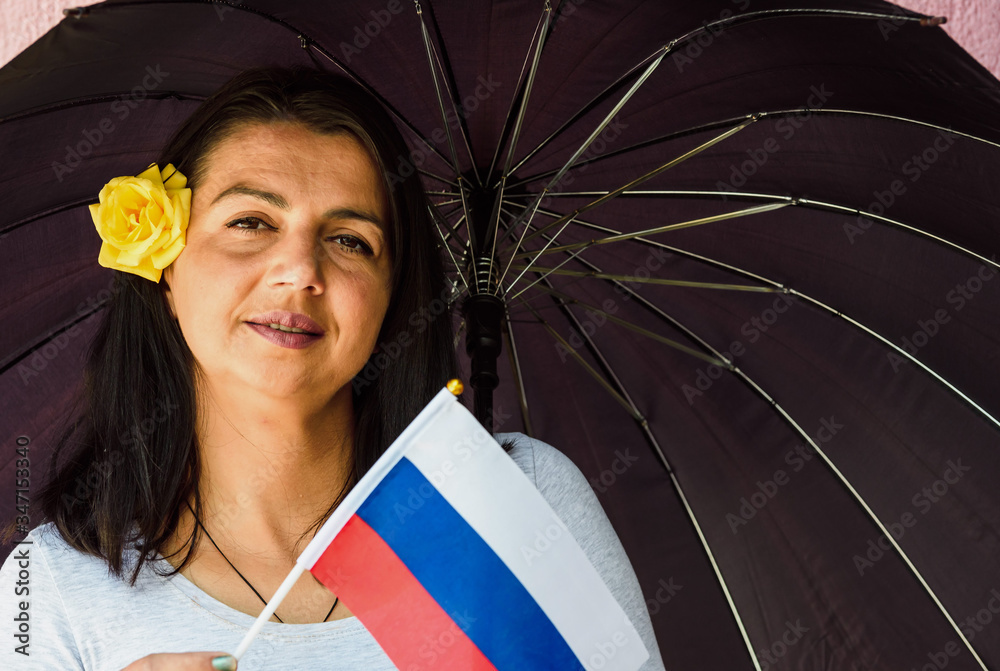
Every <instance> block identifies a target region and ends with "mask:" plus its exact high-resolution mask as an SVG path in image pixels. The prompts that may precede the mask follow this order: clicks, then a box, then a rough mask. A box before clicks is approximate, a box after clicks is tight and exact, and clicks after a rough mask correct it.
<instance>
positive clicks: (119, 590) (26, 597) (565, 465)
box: [0, 433, 663, 671]
mask: <svg viewBox="0 0 1000 671" xmlns="http://www.w3.org/2000/svg"><path fill="white" fill-rule="evenodd" d="M495 437H496V439H497V441H498V442H500V441H502V440H503V439H504V438H507V437H509V438H514V439H516V443H515V447H514V448H513V449H512V450H511V451H510V455H511V457H512V458H513V459H514V461H515V462H516V463H517V465H518V466H519V467H520V468H521V470H523V471H524V473H525V474H526V475H527V476H528V478H529V479H530V480H531V481H532V482H534V483H535V486H536V487H538V489H539V491H540V492H541V494H542V496H543V497H544V498H545V500H546V501H548V503H549V505H551V506H552V508H553V509H554V510H555V512H556V514H558V515H559V516H560V517H561V518H562V519H563V521H564V522H565V523H566V525H567V527H568V529H569V530H570V532H571V533H572V534H573V536H574V537H575V538H576V540H577V542H578V543H579V544H580V546H581V547H582V548H583V551H584V552H585V553H586V555H587V557H588V558H589V559H590V560H591V562H593V564H594V565H595V567H596V568H597V571H598V573H599V574H600V575H601V577H602V578H603V579H604V581H605V582H606V583H607V585H608V587H609V589H610V590H611V593H612V594H613V595H614V596H615V598H616V599H617V600H618V602H619V603H620V604H621V606H622V608H623V609H624V610H625V613H626V614H627V615H628V617H629V619H631V621H632V623H633V624H634V625H635V628H636V629H637V630H638V632H639V635H640V636H641V637H642V640H643V642H644V643H645V645H646V649H647V650H649V653H650V659H649V660H647V662H646V663H645V664H643V666H642V669H641V671H658V670H660V669H663V662H662V660H661V658H660V652H659V648H658V647H657V644H656V639H655V637H654V635H653V628H652V624H651V623H650V619H649V614H648V612H647V610H646V604H645V602H644V601H643V597H642V593H641V591H640V589H639V583H638V581H637V580H636V577H635V573H634V571H633V570H632V567H631V564H630V563H629V561H628V557H627V556H626V555H625V551H624V549H623V548H622V546H621V542H620V541H619V540H618V536H617V535H616V534H615V532H614V530H613V529H612V527H611V524H610V522H609V521H608V518H607V516H606V515H605V514H604V510H603V509H602V508H601V505H600V503H599V502H598V500H597V497H596V496H595V495H594V492H593V491H592V490H591V488H590V485H589V484H588V483H587V481H586V479H585V478H584V476H583V474H582V473H581V472H580V471H579V469H577V468H576V466H575V465H574V464H573V462H571V461H570V460H569V458H568V457H566V456H565V455H564V454H562V453H561V452H559V451H558V450H556V449H555V448H553V447H552V446H550V445H547V444H546V443H543V442H541V441H539V440H534V439H532V438H529V437H527V436H525V435H523V434H519V433H510V434H497V435H496V436H495ZM26 540H28V541H31V544H22V545H19V546H17V547H16V548H15V549H14V551H13V552H12V553H11V555H10V556H9V557H8V558H7V560H6V561H5V562H4V565H3V568H2V569H0V595H2V596H0V623H2V624H0V634H2V636H0V641H3V643H2V647H0V669H4V671H6V670H7V669H14V670H20V669H46V670H49V669H59V670H60V671H70V670H83V669H86V670H87V671H120V670H121V669H123V668H124V667H126V666H128V665H129V664H131V663H132V662H134V661H135V660H137V659H140V658H142V657H145V656H146V655H148V654H151V653H154V652H194V651H207V650H230V651H232V650H234V649H235V648H236V646H237V645H238V644H239V642H240V641H241V640H242V639H243V636H244V634H245V633H246V632H247V630H248V629H249V628H250V626H251V625H252V624H253V622H254V618H253V617H252V616H250V615H247V614H245V613H241V612H239V611H237V610H234V609H233V608H230V607H229V606H227V605H225V604H223V603H222V602H220V601H217V600H216V599H214V598H212V597H211V596H209V595H208V594H206V593H205V592H203V591H202V590H201V589H199V588H198V587H197V586H195V585H194V584H193V583H192V582H190V581H189V580H187V578H185V577H184V576H183V575H181V574H177V575H175V576H172V577H171V578H164V577H162V576H159V575H157V574H156V573H155V572H154V571H153V570H151V569H150V568H149V567H148V566H147V567H143V569H142V573H141V574H140V576H139V579H138V581H137V582H136V585H135V587H130V586H129V585H128V583H127V582H126V581H124V580H120V579H118V578H115V577H114V576H112V575H109V570H108V567H107V564H105V563H104V562H103V561H102V560H100V559H98V558H96V557H93V556H91V555H87V554H82V553H80V552H78V551H77V550H74V549H73V548H71V547H70V546H69V545H67V544H66V542H65V541H64V540H63V539H62V537H61V536H60V535H59V533H58V531H57V530H56V529H55V526H54V525H52V524H51V523H50V524H45V525H43V526H40V527H38V528H36V529H34V530H33V531H32V532H31V533H30V534H29V535H28V538H27V539H26ZM25 553H27V559H24V558H22V556H23V555H24V554H25ZM160 562H161V570H170V569H172V567H171V566H170V565H169V564H167V563H166V561H165V560H162V559H161V560H160ZM25 565H26V567H25ZM25 590H27V591H25ZM24 602H27V609H26V610H24V611H23V612H26V613H27V614H28V621H27V623H26V624H27V636H28V637H29V638H28V639H27V640H28V642H29V645H28V647H27V648H24V649H25V650H26V651H27V652H28V653H29V655H28V656H24V655H22V654H20V653H19V652H17V648H18V647H19V646H21V645H22V643H23V641H24V639H21V641H18V640H17V639H16V637H12V636H11V634H12V633H13V634H16V633H18V627H21V626H22V625H23V624H24V622H23V621H22V622H18V621H16V620H15V618H17V617H19V616H20V617H22V618H23V615H20V614H21V613H22V606H24V605H25V603H24ZM262 607H263V604H262ZM23 628H24V627H22V629H23ZM428 659H430V657H428ZM239 668H240V671H256V670H261V671H263V670H267V671H285V670H287V671H311V670H313V669H316V670H319V669H322V670H323V671H340V670H343V671H392V670H393V669H394V668H395V667H394V666H393V664H392V662H391V661H390V660H389V658H388V657H387V656H386V654H385V653H384V652H383V651H382V649H381V648H380V647H379V645H378V643H376V642H375V639H374V638H372V636H371V635H370V634H369V633H368V631H367V630H366V629H365V627H364V626H363V625H362V624H361V621H360V620H358V619H357V618H356V617H348V618H344V619H341V620H336V621H333V622H320V623H314V624H282V623H280V622H267V623H265V624H264V628H263V630H262V631H261V633H260V634H259V635H258V636H257V638H255V639H254V641H253V643H252V644H251V646H250V649H249V650H248V651H247V653H246V655H244V657H243V659H241V660H240V663H239ZM428 668H432V666H429V667H428Z"/></svg>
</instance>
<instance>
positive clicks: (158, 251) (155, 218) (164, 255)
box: [90, 163, 191, 282]
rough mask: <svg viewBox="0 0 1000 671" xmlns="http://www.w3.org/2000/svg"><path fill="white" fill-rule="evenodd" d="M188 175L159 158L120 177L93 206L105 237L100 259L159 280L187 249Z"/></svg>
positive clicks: (98, 259)
mask: <svg viewBox="0 0 1000 671" xmlns="http://www.w3.org/2000/svg"><path fill="white" fill-rule="evenodd" d="M186 186H187V177H185V176H184V175H182V174H181V173H180V171H178V170H177V169H176V168H174V166H173V164H171V163H168V164H167V167H166V168H164V169H163V170H162V171H161V170H160V169H159V167H157V165H156V164H155V163H154V164H153V165H151V166H150V167H149V168H148V169H146V170H145V171H144V172H142V173H140V174H139V175H138V176H137V177H115V178H114V179H112V180H111V181H110V182H108V183H107V184H105V185H104V188H103V189H101V193H100V196H99V198H100V202H99V203H95V204H93V205H91V206H90V216H91V217H93V219H94V225H95V226H96V227H97V232H98V233H99V234H100V236H101V240H103V241H104V242H103V244H102V245H101V253H100V256H98V258H97V262H98V263H100V264H101V265H102V266H104V267H105V268H113V269H115V270H121V271H124V272H126V273H134V274H136V275H140V276H142V277H145V278H146V279H148V280H152V281H153V282H159V281H160V276H161V275H162V274H163V269H164V268H166V267H167V266H169V265H170V264H171V263H173V261H174V259H176V258H177V255H178V254H180V253H181V250H182V249H184V239H185V231H187V225H188V219H189V218H190V216H191V189H188V188H185V187H186Z"/></svg>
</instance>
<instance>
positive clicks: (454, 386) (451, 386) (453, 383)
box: [445, 378, 465, 396]
mask: <svg viewBox="0 0 1000 671" xmlns="http://www.w3.org/2000/svg"><path fill="white" fill-rule="evenodd" d="M445 386H446V387H447V388H448V391H450V392H451V393H452V394H454V395H455V396H460V395H461V394H462V391H463V390H464V389H465V385H463V384H462V381H461V380H459V379H458V378H454V379H451V380H448V384H446V385H445Z"/></svg>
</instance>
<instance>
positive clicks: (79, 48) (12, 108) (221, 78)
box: [0, 2, 312, 119]
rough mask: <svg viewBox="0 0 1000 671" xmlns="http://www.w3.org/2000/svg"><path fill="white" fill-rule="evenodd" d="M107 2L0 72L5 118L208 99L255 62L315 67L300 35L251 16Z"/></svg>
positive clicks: (0, 110)
mask: <svg viewBox="0 0 1000 671" xmlns="http://www.w3.org/2000/svg"><path fill="white" fill-rule="evenodd" d="M109 4H110V3H102V4H99V5H92V6H90V8H89V13H88V14H87V15H86V16H84V17H81V18H68V19H64V20H63V21H61V22H60V23H59V24H58V26H57V27H56V28H54V29H53V30H50V31H49V32H48V33H46V34H45V35H44V36H43V37H42V38H41V39H40V40H39V41H37V42H35V43H34V44H32V45H31V46H30V47H28V49H26V50H25V51H24V52H22V53H21V54H19V55H18V56H16V57H15V58H14V59H13V60H12V61H11V62H10V63H8V64H7V65H5V66H4V67H3V68H2V70H0V85H2V86H3V88H4V96H3V98H2V100H0V119H2V118H6V117H9V116H11V115H13V114H15V113H20V112H22V111H23V110H30V109H33V108H42V107H49V106H51V105H55V104H59V103H63V102H65V101H72V100H78V99H79V100H87V99H90V98H93V97H95V96H97V97H100V96H107V95H119V94H121V95H127V94H130V93H131V92H132V91H133V89H135V88H136V87H140V88H145V89H148V90H155V91H156V92H157V93H164V92H170V93H178V94H181V95H185V96H189V97H190V96H196V97H207V96H208V95H209V94H210V93H211V92H212V91H214V90H215V89H217V88H218V87H219V86H220V85H221V84H223V83H224V82H225V81H226V80H228V79H229V78H231V77H232V76H233V75H234V74H236V73H237V72H239V71H240V70H242V69H244V68H246V67H249V66H250V65H255V64H269V63H270V64H275V65H294V64H301V65H311V64H312V61H311V60H310V59H309V57H308V56H307V55H306V53H305V51H304V50H303V49H301V48H300V47H299V40H298V37H297V35H296V34H294V31H292V30H290V29H289V28H288V27H285V26H282V25H280V24H277V23H275V22H273V21H269V20H267V19H264V18H262V17H261V16H257V15H254V14H252V13H249V12H246V11H232V10H227V8H226V7H224V6H223V5H217V4H206V3H185V2H180V3H169V6H165V5H166V4H167V3H162V2H150V3H134V2H126V3H120V4H118V6H115V7H113V8H112V7H110V6H108V5H109ZM147 68H150V69H151V70H152V71H153V72H154V73H156V74H155V76H151V72H150V70H147ZM40 77H44V79H43V80H40V79H39V78H40ZM156 80H159V81H156ZM39 81H44V84H43V85H39Z"/></svg>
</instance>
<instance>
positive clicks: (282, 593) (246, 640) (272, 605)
mask: <svg viewBox="0 0 1000 671" xmlns="http://www.w3.org/2000/svg"><path fill="white" fill-rule="evenodd" d="M305 570H306V569H305V567H304V566H302V565H300V564H296V565H295V568H293V569H292V572H291V573H289V574H288V577H287V578H285V581H284V582H283V583H281V587H279V588H278V591H277V592H275V593H274V596H272V597H271V600H270V601H268V602H267V605H266V606H264V610H263V611H261V614H260V615H258V616H257V621H256V622H254V623H253V626H252V627H250V631H248V632H247V635H246V636H244V637H243V640H242V641H241V642H240V645H239V647H238V648H236V652H234V653H233V657H235V658H236V661H239V659H240V657H242V656H243V655H244V654H245V653H246V651H247V648H249V647H250V643H252V642H253V639H254V638H256V637H257V634H259V633H260V630H261V628H262V627H263V626H264V623H265V622H267V621H268V620H270V619H271V616H272V615H274V611H276V610H277V609H278V606H280V605H281V602H282V600H283V599H284V598H285V597H286V596H287V595H288V593H289V592H290V591H291V589H292V585H294V584H295V582H296V581H297V580H298V579H299V576H300V575H302V572H303V571H305Z"/></svg>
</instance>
